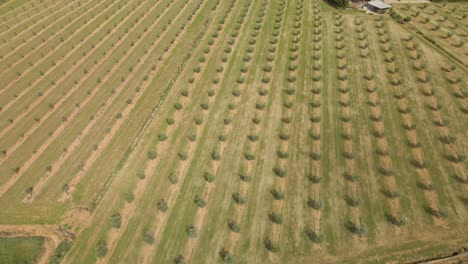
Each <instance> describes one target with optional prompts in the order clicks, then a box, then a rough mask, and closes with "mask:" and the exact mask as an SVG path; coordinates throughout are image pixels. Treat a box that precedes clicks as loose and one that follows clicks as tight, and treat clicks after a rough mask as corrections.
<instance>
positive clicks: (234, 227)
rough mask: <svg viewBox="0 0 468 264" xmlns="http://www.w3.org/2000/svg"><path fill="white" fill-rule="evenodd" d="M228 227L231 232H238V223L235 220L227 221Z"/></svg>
mask: <svg viewBox="0 0 468 264" xmlns="http://www.w3.org/2000/svg"><path fill="white" fill-rule="evenodd" d="M228 227H229V229H231V231H232V232H235V233H239V232H240V227H239V224H237V222H236V221H235V220H232V219H231V220H229V221H228Z"/></svg>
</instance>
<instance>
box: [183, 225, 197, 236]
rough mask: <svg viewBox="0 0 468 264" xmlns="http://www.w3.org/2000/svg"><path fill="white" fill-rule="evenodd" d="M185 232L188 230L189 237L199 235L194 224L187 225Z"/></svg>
mask: <svg viewBox="0 0 468 264" xmlns="http://www.w3.org/2000/svg"><path fill="white" fill-rule="evenodd" d="M185 232H187V235H188V236H189V237H197V236H198V230H197V228H196V227H195V226H193V225H189V226H186V227H185Z"/></svg>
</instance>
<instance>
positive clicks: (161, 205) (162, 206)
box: [157, 199, 169, 213]
mask: <svg viewBox="0 0 468 264" xmlns="http://www.w3.org/2000/svg"><path fill="white" fill-rule="evenodd" d="M157 207H158V209H159V211H161V212H163V213H164V212H166V211H167V209H168V208H169V206H168V204H167V202H166V200H164V199H161V200H159V201H158V204H157Z"/></svg>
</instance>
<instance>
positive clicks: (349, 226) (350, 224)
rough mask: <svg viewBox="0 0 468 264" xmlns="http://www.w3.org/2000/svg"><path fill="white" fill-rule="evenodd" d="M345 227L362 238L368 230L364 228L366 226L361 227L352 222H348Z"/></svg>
mask: <svg viewBox="0 0 468 264" xmlns="http://www.w3.org/2000/svg"><path fill="white" fill-rule="evenodd" d="M345 227H346V228H347V229H348V230H349V231H350V232H352V233H353V234H355V235H358V236H362V235H364V234H365V233H366V230H365V228H364V226H362V225H359V224H357V223H354V222H352V221H351V220H348V221H347V222H346V223H345Z"/></svg>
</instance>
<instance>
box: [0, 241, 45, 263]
mask: <svg viewBox="0 0 468 264" xmlns="http://www.w3.org/2000/svg"><path fill="white" fill-rule="evenodd" d="M43 240H44V238H42V237H15V238H3V237H2V238H0V259H1V260H2V263H14V262H16V263H35V262H36V261H38V257H39V256H40V255H41V251H42V243H43Z"/></svg>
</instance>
